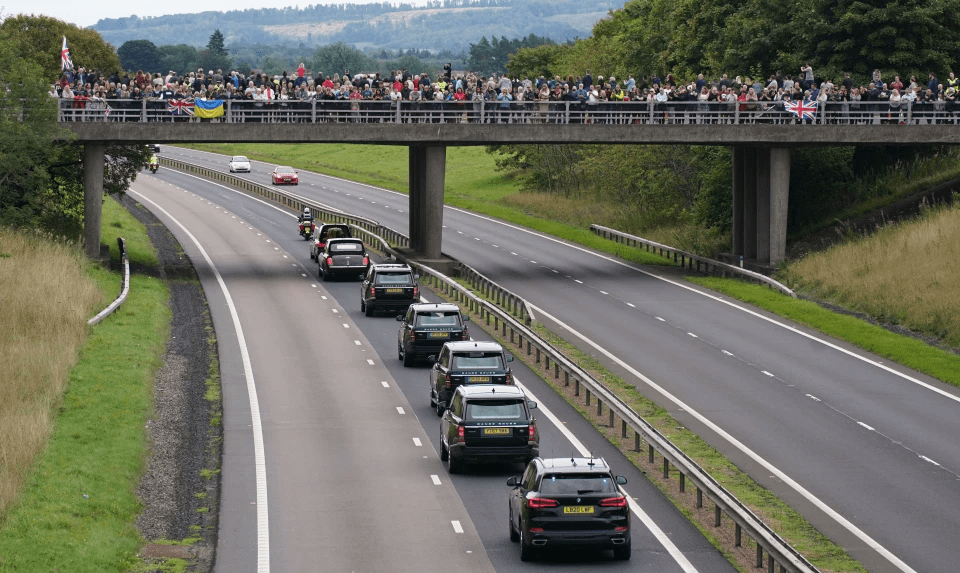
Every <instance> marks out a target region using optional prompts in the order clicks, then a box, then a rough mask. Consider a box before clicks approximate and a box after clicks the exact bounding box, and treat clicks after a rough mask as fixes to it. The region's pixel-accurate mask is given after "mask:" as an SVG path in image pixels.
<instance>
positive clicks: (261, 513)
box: [127, 189, 270, 573]
mask: <svg viewBox="0 0 960 573" xmlns="http://www.w3.org/2000/svg"><path fill="white" fill-rule="evenodd" d="M127 193H130V194H132V195H136V196H138V197H140V198H141V199H142V200H143V201H144V202H146V203H149V204H151V205H153V206H154V207H156V208H157V209H158V210H159V211H160V212H161V213H163V214H164V215H166V216H167V217H169V218H170V220H171V221H173V223H174V224H176V225H177V226H178V227H180V229H181V230H183V232H184V233H186V234H187V236H188V237H190V240H191V241H193V244H194V245H196V247H197V249H198V250H199V251H200V254H201V255H203V259H204V260H205V261H206V262H207V265H209V266H210V269H211V270H212V271H213V274H214V276H215V277H216V278H217V284H219V285H220V290H221V291H222V292H223V296H224V298H225V299H226V301H227V308H228V309H229V310H230V318H231V319H233V328H234V330H236V332H237V344H239V345H240V359H241V362H242V363H243V376H244V378H245V379H246V382H247V396H248V398H249V401H250V419H251V427H252V429H253V459H254V466H255V474H256V482H257V486H256V487H257V573H269V572H270V522H269V512H268V511H267V510H268V507H267V464H266V455H265V454H264V449H263V426H262V424H261V421H260V403H259V401H258V400H257V385H256V381H255V380H254V379H253V366H252V365H251V363H250V352H249V351H248V350H247V342H246V338H244V336H243V327H242V326H241V325H240V316H239V315H238V314H237V307H236V306H235V305H234V304H233V297H231V296H230V291H229V290H228V289H227V284H226V282H224V280H223V277H222V276H221V275H220V271H218V270H217V266H216V265H214V264H213V261H212V260H211V259H210V256H209V255H208V254H207V251H206V250H205V249H204V248H203V247H202V246H201V245H200V241H198V240H197V238H196V237H194V236H193V233H191V232H190V231H188V230H187V228H186V227H184V226H183V224H182V223H180V221H178V220H177V219H176V218H175V217H174V216H173V215H171V214H170V213H168V212H167V210H166V209H164V208H163V207H161V206H160V205H157V204H156V203H154V202H153V201H151V200H150V199H147V198H146V197H145V196H143V195H141V194H140V193H137V192H136V191H134V190H132V189H130V190H128V191H127Z"/></svg>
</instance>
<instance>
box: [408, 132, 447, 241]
mask: <svg viewBox="0 0 960 573" xmlns="http://www.w3.org/2000/svg"><path fill="white" fill-rule="evenodd" d="M409 149H410V158H409V166H410V174H409V177H410V248H411V249H413V251H414V253H415V254H416V256H417V257H418V258H419V257H422V258H424V259H440V257H441V255H440V243H441V239H442V236H443V184H444V176H445V169H446V163H447V148H446V147H445V146H424V145H411V146H410V148H409Z"/></svg>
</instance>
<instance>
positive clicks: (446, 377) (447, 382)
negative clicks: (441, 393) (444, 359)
mask: <svg viewBox="0 0 960 573" xmlns="http://www.w3.org/2000/svg"><path fill="white" fill-rule="evenodd" d="M443 381H444V382H446V384H447V388H449V387H451V386H453V383H452V382H451V381H450V375H449V374H447V375H446V376H444V377H443Z"/></svg>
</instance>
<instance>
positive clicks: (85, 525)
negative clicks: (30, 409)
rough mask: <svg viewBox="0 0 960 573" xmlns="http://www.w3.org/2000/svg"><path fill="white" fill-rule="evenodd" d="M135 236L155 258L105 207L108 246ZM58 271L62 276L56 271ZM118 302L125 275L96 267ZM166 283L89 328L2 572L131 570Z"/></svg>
mask: <svg viewBox="0 0 960 573" xmlns="http://www.w3.org/2000/svg"><path fill="white" fill-rule="evenodd" d="M120 235H123V236H124V237H125V238H127V239H128V248H129V249H130V255H131V258H132V259H135V260H145V261H150V260H152V261H154V262H155V261H156V255H155V254H154V253H153V252H152V247H149V241H148V240H147V239H146V233H145V230H144V229H143V227H142V225H140V224H139V223H137V221H136V220H135V219H134V218H133V217H132V216H131V215H130V214H129V213H127V212H126V211H125V210H124V209H123V208H122V207H120V206H119V205H118V204H117V203H116V202H114V201H112V200H108V201H107V202H106V203H105V204H104V210H103V240H104V242H106V243H107V244H110V245H115V244H116V237H117V236H120ZM54 274H55V273H54ZM89 274H90V276H91V277H92V279H93V280H94V281H95V282H96V283H97V284H98V285H99V288H100V290H101V291H102V292H103V293H104V295H105V296H104V298H105V300H111V299H112V298H113V297H114V296H116V293H117V292H118V289H119V284H120V275H119V273H112V272H107V271H106V270H104V269H102V268H100V267H92V268H91V269H90V272H89ZM167 298H168V290H167V288H166V286H165V285H164V284H163V282H162V281H160V280H158V279H153V278H149V277H145V276H142V275H135V276H133V277H131V289H130V295H129V297H128V299H127V301H126V302H125V303H124V304H123V305H122V306H120V308H119V309H118V310H117V311H116V312H115V313H114V314H113V315H111V316H110V317H108V318H107V319H105V320H104V321H103V322H102V323H100V324H99V325H97V326H95V327H92V328H91V330H90V333H89V336H88V338H87V341H86V344H85V345H84V346H83V349H82V350H81V351H80V358H79V361H78V362H77V364H76V366H75V367H74V368H73V370H71V372H70V375H69V385H68V387H67V389H66V392H65V394H64V395H63V397H62V401H61V403H60V406H59V414H58V416H57V418H56V428H55V430H54V432H53V435H52V437H51V439H50V440H49V443H48V444H47V447H46V450H45V451H44V452H43V453H42V454H41V455H40V456H39V458H38V460H37V463H36V465H35V466H34V468H33V471H32V474H31V477H30V479H29V481H28V482H27V484H26V486H25V488H24V490H23V492H22V495H21V497H20V499H19V501H18V503H17V504H16V505H15V506H14V507H13V508H11V511H10V512H9V514H8V515H7V516H6V519H5V521H4V523H3V526H2V529H0V570H3V571H25V572H32V571H38V572H39V571H44V572H47V571H71V572H73V573H82V572H87V571H89V572H109V571H117V572H122V571H128V570H130V569H132V568H133V567H135V566H136V564H137V562H138V560H137V558H136V554H137V552H138V551H139V549H140V547H141V545H142V540H141V538H140V536H139V534H138V533H137V531H136V529H135V526H134V522H135V519H136V516H137V514H138V513H139V510H140V504H139V502H138V500H137V498H136V496H135V495H134V491H135V488H136V484H137V483H138V481H139V479H140V475H141V472H142V469H143V463H144V457H145V452H146V447H147V444H146V436H145V433H144V425H145V423H146V421H147V418H148V416H149V414H150V412H151V404H152V399H153V377H154V374H155V372H156V370H157V369H158V368H159V367H160V364H161V358H162V354H163V352H164V349H165V345H166V341H167V337H168V329H169V323H170V310H169V307H168V305H167Z"/></svg>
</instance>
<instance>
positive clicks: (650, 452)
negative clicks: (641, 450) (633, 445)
mask: <svg viewBox="0 0 960 573" xmlns="http://www.w3.org/2000/svg"><path fill="white" fill-rule="evenodd" d="M647 461H648V463H651V464H652V463H653V445H652V444H647Z"/></svg>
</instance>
